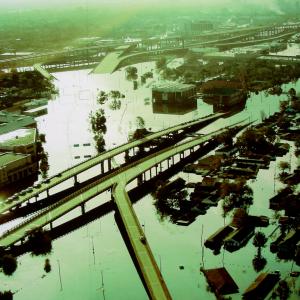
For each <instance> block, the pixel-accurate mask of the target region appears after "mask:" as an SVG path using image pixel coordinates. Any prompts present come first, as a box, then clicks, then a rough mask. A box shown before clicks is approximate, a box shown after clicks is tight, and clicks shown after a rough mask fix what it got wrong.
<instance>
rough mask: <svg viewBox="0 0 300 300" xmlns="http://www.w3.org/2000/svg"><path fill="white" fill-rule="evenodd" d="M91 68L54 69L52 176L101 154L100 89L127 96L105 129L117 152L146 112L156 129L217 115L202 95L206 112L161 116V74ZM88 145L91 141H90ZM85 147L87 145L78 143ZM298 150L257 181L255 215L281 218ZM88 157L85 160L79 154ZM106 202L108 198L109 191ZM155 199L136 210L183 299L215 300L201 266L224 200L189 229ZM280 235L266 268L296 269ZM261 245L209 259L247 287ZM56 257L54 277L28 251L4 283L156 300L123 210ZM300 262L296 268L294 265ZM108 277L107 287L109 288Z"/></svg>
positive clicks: (25, 295)
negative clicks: (120, 220)
mask: <svg viewBox="0 0 300 300" xmlns="http://www.w3.org/2000/svg"><path fill="white" fill-rule="evenodd" d="M154 66H155V64H154V63H145V64H139V65H137V67H138V72H139V74H143V73H145V72H146V71H149V70H151V69H153V68H154ZM89 71H90V70H82V71H71V72H62V73H56V74H54V75H55V77H56V78H57V79H58V81H57V82H56V85H57V87H58V88H59V91H60V95H59V96H58V97H57V99H55V100H53V101H50V102H49V104H48V115H45V116H42V117H39V118H38V128H39V130H40V132H42V133H45V134H46V140H47V143H46V144H45V150H46V151H47V152H48V153H49V164H50V170H49V175H50V176H51V175H53V174H55V173H57V172H59V171H61V170H63V169H65V168H68V167H70V166H72V165H74V164H76V163H79V162H80V161H82V160H83V159H84V156H87V155H94V154H95V153H96V152H95V149H94V146H93V137H92V133H91V132H90V130H89V121H88V115H89V113H90V111H95V110H96V109H98V108H100V105H99V104H97V103H96V95H97V89H99V90H105V91H110V90H119V91H120V92H121V93H123V94H125V96H126V97H125V99H123V100H122V105H121V109H120V110H116V111H112V110H111V109H110V108H109V103H107V104H106V105H105V106H104V107H103V108H104V109H105V113H106V117H107V128H108V130H107V133H106V135H105V139H106V145H107V149H109V148H113V147H115V146H116V145H119V144H121V143H125V142H126V141H127V137H128V132H131V131H133V130H135V128H136V117H137V116H141V117H143V118H144V120H145V124H146V127H147V128H152V130H159V129H162V128H164V127H168V126H171V125H174V124H177V123H181V122H184V121H187V120H191V119H194V118H198V117H202V116H205V115H208V114H210V113H211V112H212V107H211V106H210V105H207V104H205V103H203V101H202V100H201V99H198V100H197V109H195V110H194V111H190V112H188V113H186V114H182V115H178V114H177V115H175V114H173V115H172V114H168V113H167V111H165V113H154V112H153V108H152V104H151V89H149V88H147V85H148V84H149V83H150V82H151V80H149V79H148V81H147V83H146V85H145V86H143V87H139V88H138V89H137V90H136V91H134V90H133V84H132V82H129V81H127V80H126V79H125V72H124V70H121V71H117V72H115V73H114V74H112V75H88V73H89ZM292 86H293V87H295V88H296V89H297V90H298V91H299V90H300V82H299V81H298V83H297V84H296V85H294V84H288V85H285V86H284V90H288V89H289V88H290V87H292ZM146 98H149V99H150V101H149V100H147V99H146ZM284 98H285V96H280V97H278V96H268V97H265V95H264V94H263V93H260V94H259V95H251V97H250V99H249V100H248V102H247V106H246V108H245V109H244V111H242V112H240V113H238V114H236V115H235V116H233V117H231V118H230V119H226V120H219V121H217V122H216V123H214V124H213V125H210V126H209V127H207V128H206V129H204V130H202V132H208V131H211V130H215V129H218V128H220V127H223V126H225V125H228V124H232V123H233V122H236V121H238V120H242V119H245V118H248V119H249V120H252V121H255V120H257V121H260V120H261V117H262V115H263V113H262V112H264V114H265V115H266V116H268V115H270V114H273V113H274V112H276V111H278V110H279V100H284ZM145 99H146V100H145ZM88 143H90V144H91V145H90V146H83V144H88ZM75 144H79V146H78V147H74V145H75ZM290 153H291V154H287V155H286V156H285V157H283V158H278V159H277V161H276V162H272V163H271V165H270V169H269V170H260V171H259V174H258V177H257V179H256V180H255V181H253V182H250V186H251V187H252V189H253V191H254V204H253V205H252V206H251V208H250V214H257V215H267V216H269V217H273V215H274V213H273V211H271V210H269V209H268V200H269V198H270V197H271V196H273V195H274V179H273V178H274V169H275V166H276V165H277V163H278V161H281V160H287V161H291V162H292V166H293V167H295V165H296V159H295V157H294V154H293V153H294V151H293V149H291V151H290ZM78 156H79V157H80V158H75V157H78ZM179 175H180V176H182V177H184V178H185V179H188V180H189V181H194V182H195V181H198V180H200V179H201V177H200V176H195V175H189V176H187V175H186V174H183V173H180V174H179ZM279 187H280V184H279V183H278V182H276V183H275V190H277V189H278V188H279ZM99 199H100V201H105V200H107V199H108V194H107V195H104V196H101V197H99ZM152 202H153V199H152V197H151V196H150V195H148V196H146V197H145V198H144V199H142V200H141V201H139V202H138V203H137V204H136V205H135V209H136V212H137V215H138V217H139V219H140V222H141V223H142V224H144V228H145V234H146V236H147V238H148V240H149V243H150V245H151V248H152V250H153V253H154V255H155V258H156V259H157V262H158V264H159V266H160V267H161V270H162V274H163V276H164V277H165V280H166V282H167V285H168V287H169V289H170V292H171V294H172V296H173V298H174V299H178V300H181V299H215V297H214V295H213V294H211V293H209V292H207V290H206V286H207V284H206V281H205V278H204V276H203V275H202V274H201V273H200V271H199V268H200V265H201V264H202V247H201V231H202V228H203V242H204V240H205V239H206V238H207V237H208V236H209V235H211V234H212V233H213V232H214V231H216V230H217V229H218V228H219V227H221V226H223V224H224V219H223V218H222V216H221V215H222V209H221V206H220V203H219V206H218V207H214V208H210V209H209V210H208V212H207V213H206V215H204V216H199V217H198V218H197V220H196V221H195V222H194V223H193V224H191V225H190V226H188V227H180V226H177V225H174V224H171V223H169V222H168V221H163V222H161V221H160V220H159V217H158V216H157V214H156V211H155V208H154V206H153V204H152ZM76 213H78V211H77V212H76ZM72 214H74V212H73V213H71V215H72ZM69 217H70V216H69ZM229 219H230V216H228V217H227V219H226V220H225V223H227V222H229ZM273 229H274V226H273V225H271V226H269V227H267V228H265V229H263V231H264V232H265V233H266V234H269V233H271V232H272V231H273ZM270 241H271V240H270V239H269V241H268V244H267V246H266V247H265V248H264V249H263V251H262V254H263V256H264V257H265V258H266V259H267V261H268V263H267V266H266V267H265V270H270V271H273V270H280V271H281V272H282V274H283V276H286V275H287V274H288V272H289V271H290V269H291V262H283V261H278V260H277V259H276V256H275V255H274V254H272V253H270V252H269V250H268V249H269V243H270ZM93 249H94V250H93ZM93 251H94V254H95V255H93ZM256 251H257V249H256V248H255V247H254V246H253V245H252V243H251V241H250V242H249V243H248V246H246V247H244V248H242V249H241V250H239V251H237V252H234V253H229V252H222V251H221V254H219V255H217V256H215V255H213V254H212V251H210V250H209V249H206V248H204V259H203V261H204V266H205V268H213V267H221V266H223V265H224V266H225V267H226V268H227V270H228V271H229V273H230V274H231V275H232V277H233V278H234V279H235V280H236V282H237V284H238V286H239V288H240V291H241V292H242V291H243V290H244V289H245V288H246V287H247V286H248V285H249V284H250V283H251V282H252V281H253V280H254V279H255V277H256V276H257V274H256V272H255V271H254V270H253V267H252V259H253V257H254V255H255V254H256ZM49 258H50V260H51V264H52V271H51V273H49V274H47V275H46V276H44V271H43V265H44V258H41V257H39V258H35V257H34V258H33V257H31V256H30V255H29V254H27V255H24V256H22V257H20V258H19V267H18V269H17V271H16V273H15V274H14V275H13V277H11V278H9V277H5V276H3V275H2V274H0V278H1V283H2V284H1V288H2V289H3V290H5V289H12V290H13V291H15V292H16V294H15V298H14V299H17V300H18V299H19V300H24V299H25V300H27V299H32V300H37V299H44V300H53V299H55V300H60V299H61V300H66V299H68V300H69V299H72V300H82V299H110V300H119V299H147V295H146V293H145V291H144V289H143V285H142V283H141V281H140V279H139V277H138V275H137V273H136V270H135V267H134V265H133V263H132V261H131V258H130V256H129V254H128V251H127V249H126V246H125V244H124V242H123V240H122V237H121V235H120V233H119V231H118V227H117V225H116V224H115V221H114V216H113V213H111V214H109V215H107V216H105V217H103V218H101V219H98V220H96V221H94V222H93V223H90V224H89V225H87V226H85V227H83V228H81V229H79V230H77V231H75V232H73V233H71V234H68V235H66V236H65V237H63V238H60V239H58V240H56V241H54V243H53V253H52V254H51V255H50V257H49ZM179 265H183V266H184V270H180V269H179ZM58 266H60V270H61V282H62V285H60V279H59V271H58ZM299 269H300V268H299V267H297V266H294V270H299ZM102 280H103V282H104V291H103V289H102V288H101V286H102ZM240 298H241V297H240V295H235V296H233V299H240ZM293 298H294V299H297V297H296V296H295V295H294V297H293Z"/></svg>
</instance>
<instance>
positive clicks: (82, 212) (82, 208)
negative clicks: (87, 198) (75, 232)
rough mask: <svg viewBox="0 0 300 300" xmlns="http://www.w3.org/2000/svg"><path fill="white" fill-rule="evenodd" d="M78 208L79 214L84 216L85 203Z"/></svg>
mask: <svg viewBox="0 0 300 300" xmlns="http://www.w3.org/2000/svg"><path fill="white" fill-rule="evenodd" d="M80 207H81V214H82V215H84V214H85V203H82V204H81V205H80Z"/></svg>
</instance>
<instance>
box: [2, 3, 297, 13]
mask: <svg viewBox="0 0 300 300" xmlns="http://www.w3.org/2000/svg"><path fill="white" fill-rule="evenodd" d="M296 2H297V3H299V2H300V0H0V7H2V8H3V7H6V8H21V9H22V8H32V7H39V8H41V7H49V6H52V7H61V6H66V5H69V6H72V5H76V6H77V5H84V6H88V5H94V4H98V5H101V4H104V3H106V4H109V3H110V4H118V5H120V4H125V5H126V4H127V5H128V4H130V5H131V6H134V5H135V6H137V5H138V6H141V5H143V4H145V5H147V4H149V5H151V6H152V7H154V6H161V5H162V4H168V3H172V6H174V5H186V6H189V5H196V6H198V7H199V8H205V7H207V8H212V7H218V8H221V7H222V6H224V7H227V8H233V7H238V8H243V7H245V6H247V5H254V6H256V7H262V8H267V9H269V10H271V11H273V12H276V13H281V9H282V7H286V6H287V4H288V3H290V4H295V3H296ZM245 9H247V8H246V7H245ZM299 14H300V12H299Z"/></svg>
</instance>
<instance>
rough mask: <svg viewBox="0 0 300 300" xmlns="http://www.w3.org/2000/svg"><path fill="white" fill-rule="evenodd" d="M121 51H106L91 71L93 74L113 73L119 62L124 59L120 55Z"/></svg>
mask: <svg viewBox="0 0 300 300" xmlns="http://www.w3.org/2000/svg"><path fill="white" fill-rule="evenodd" d="M122 53H123V51H117V52H112V53H108V54H107V55H106V56H105V57H104V58H103V60H102V61H101V62H100V64H99V65H98V66H97V67H96V68H95V69H94V70H93V71H92V72H91V73H93V74H106V73H110V74H111V73H113V72H114V71H115V70H116V69H117V68H118V66H119V64H120V62H121V61H122V60H123V59H124V58H123V57H120V56H121V55H122Z"/></svg>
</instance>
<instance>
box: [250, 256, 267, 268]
mask: <svg viewBox="0 0 300 300" xmlns="http://www.w3.org/2000/svg"><path fill="white" fill-rule="evenodd" d="M266 264H267V260H266V259H265V258H264V257H262V256H258V255H255V257H254V258H253V260H252V265H253V269H254V270H255V272H260V271H262V270H263V269H264V267H265V266H266Z"/></svg>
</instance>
